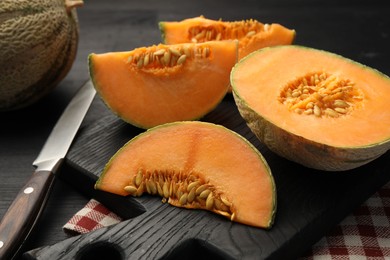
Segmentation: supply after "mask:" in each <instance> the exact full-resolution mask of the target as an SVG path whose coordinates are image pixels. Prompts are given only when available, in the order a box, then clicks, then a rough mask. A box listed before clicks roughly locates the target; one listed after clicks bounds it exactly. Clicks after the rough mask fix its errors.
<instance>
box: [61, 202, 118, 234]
mask: <svg viewBox="0 0 390 260" xmlns="http://www.w3.org/2000/svg"><path fill="white" fill-rule="evenodd" d="M120 221H122V219H121V218H120V217H119V216H118V215H116V214H115V213H113V212H111V211H110V210H108V209H107V208H106V207H105V206H103V205H102V204H101V203H99V202H98V201H96V200H94V199H91V200H90V201H89V202H88V203H87V204H86V205H85V207H84V208H82V209H81V210H79V211H78V212H77V213H76V214H75V215H74V216H73V217H72V218H71V219H70V220H69V221H68V222H67V223H66V224H65V225H64V226H63V230H64V231H65V232H66V233H68V234H71V235H74V234H85V233H88V232H90V231H93V230H96V229H99V228H101V227H106V226H110V225H113V224H117V223H119V222H120Z"/></svg>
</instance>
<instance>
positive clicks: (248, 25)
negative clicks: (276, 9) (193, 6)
mask: <svg viewBox="0 0 390 260" xmlns="http://www.w3.org/2000/svg"><path fill="white" fill-rule="evenodd" d="M269 28H270V25H269V24H262V23H260V22H258V21H256V20H254V19H249V20H243V21H234V22H224V23H223V24H222V23H221V24H220V25H219V26H207V25H197V26H192V27H190V28H189V29H188V31H187V35H188V36H187V37H188V39H189V40H190V41H191V42H193V43H199V42H206V41H220V40H233V39H239V38H243V37H252V36H254V35H256V34H258V33H261V32H266V31H268V30H269Z"/></svg>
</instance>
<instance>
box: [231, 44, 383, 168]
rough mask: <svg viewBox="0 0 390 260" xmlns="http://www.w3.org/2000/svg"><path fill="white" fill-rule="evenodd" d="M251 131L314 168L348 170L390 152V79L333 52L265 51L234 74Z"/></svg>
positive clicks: (286, 48) (280, 48)
mask: <svg viewBox="0 0 390 260" xmlns="http://www.w3.org/2000/svg"><path fill="white" fill-rule="evenodd" d="M231 84H232V87H233V94H234V98H235V100H236V103H237V106H238V108H239V110H240V113H241V115H242V116H243V117H244V118H245V120H246V121H247V124H248V126H249V127H250V128H251V129H252V131H253V132H254V133H255V134H256V135H257V137H258V138H259V139H260V140H261V141H262V142H264V143H265V144H266V145H267V146H268V147H269V148H270V149H271V150H273V151H274V152H276V153H278V154H279V155H281V156H283V157H285V158H287V159H290V160H292V161H295V162H298V163H301V164H303V165H305V166H307V167H310V168H315V169H320V170H328V171H340V170H349V169H353V168H356V167H359V166H361V165H364V164H366V163H368V162H370V161H372V160H374V159H376V158H378V157H379V156H381V155H382V154H383V153H385V152H386V151H388V150H389V149H390V106H389V101H388V97H390V79H389V77H387V76H386V75H384V74H382V73H380V72H378V71H377V70H374V69H372V68H369V67H367V66H364V65H362V64H359V63H357V62H354V61H351V60H349V59H346V58H343V57H341V56H339V55H336V54H332V53H329V52H326V51H321V50H316V49H311V48H307V47H301V46H292V45H290V46H278V47H270V48H265V49H262V50H259V51H257V52H254V53H252V54H251V55H248V56H247V57H246V58H244V59H242V60H241V61H240V62H239V63H237V65H236V66H235V67H234V68H233V70H232V73H231Z"/></svg>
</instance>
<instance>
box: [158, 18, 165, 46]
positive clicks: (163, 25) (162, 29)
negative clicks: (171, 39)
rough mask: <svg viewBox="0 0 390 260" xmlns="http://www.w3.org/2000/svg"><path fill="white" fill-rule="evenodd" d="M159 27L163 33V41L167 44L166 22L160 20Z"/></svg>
mask: <svg viewBox="0 0 390 260" xmlns="http://www.w3.org/2000/svg"><path fill="white" fill-rule="evenodd" d="M158 28H159V30H160V33H161V40H162V43H164V44H166V40H165V35H166V33H165V23H164V22H159V23H158Z"/></svg>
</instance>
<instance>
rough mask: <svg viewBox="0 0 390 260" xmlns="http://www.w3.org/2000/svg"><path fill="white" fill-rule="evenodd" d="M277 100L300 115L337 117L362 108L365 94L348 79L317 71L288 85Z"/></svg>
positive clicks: (283, 88)
mask: <svg viewBox="0 0 390 260" xmlns="http://www.w3.org/2000/svg"><path fill="white" fill-rule="evenodd" d="M278 100H279V101H280V102H281V103H282V104H284V105H285V106H287V108H288V109H289V110H290V111H294V112H295V113H297V114H301V115H309V116H315V117H318V118H322V117H328V118H338V117H340V116H344V115H348V114H349V113H350V112H351V111H352V110H356V109H359V108H360V107H361V106H362V101H363V100H364V94H363V92H362V91H361V90H360V89H359V88H357V87H356V86H355V83H354V82H352V81H351V80H349V79H343V78H341V77H339V76H336V75H332V74H327V73H324V72H315V73H309V74H307V75H305V76H302V77H298V78H297V79H294V80H292V81H290V82H288V84H286V85H285V86H283V87H282V89H281V91H280V94H279V97H278Z"/></svg>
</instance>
